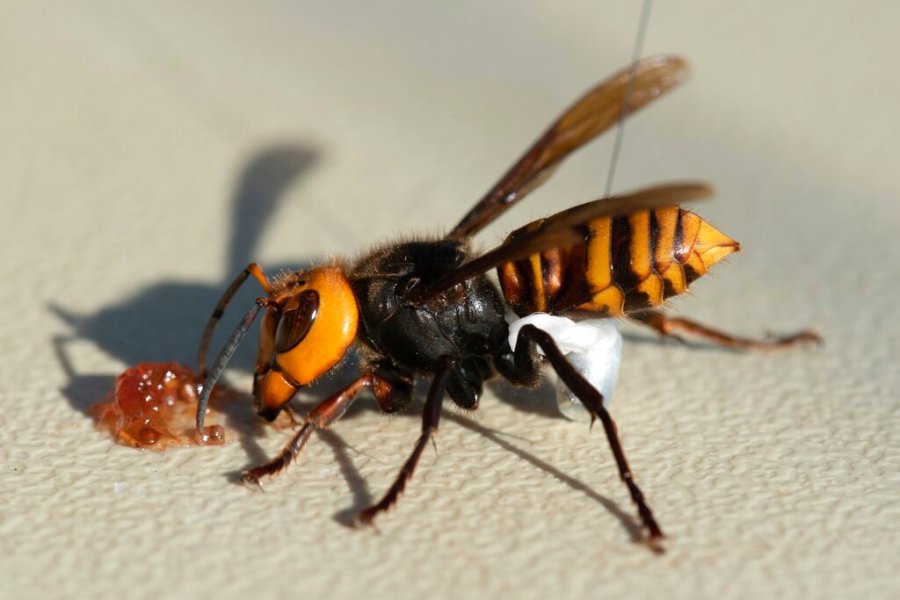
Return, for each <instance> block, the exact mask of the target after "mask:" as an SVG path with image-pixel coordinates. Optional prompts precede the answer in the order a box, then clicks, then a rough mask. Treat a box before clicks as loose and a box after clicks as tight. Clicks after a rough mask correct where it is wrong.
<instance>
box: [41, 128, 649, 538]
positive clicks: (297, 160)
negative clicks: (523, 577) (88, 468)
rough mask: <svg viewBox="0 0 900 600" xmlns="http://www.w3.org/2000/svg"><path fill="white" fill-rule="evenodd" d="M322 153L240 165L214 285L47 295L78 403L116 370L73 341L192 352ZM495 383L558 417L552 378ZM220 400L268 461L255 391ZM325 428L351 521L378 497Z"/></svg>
mask: <svg viewBox="0 0 900 600" xmlns="http://www.w3.org/2000/svg"><path fill="white" fill-rule="evenodd" d="M319 158H320V153H319V152H318V151H317V150H315V149H313V148H311V147H309V146H304V145H300V144H282V145H273V146H270V147H267V148H264V149H262V150H261V151H259V152H257V153H256V154H255V155H254V156H253V157H251V159H250V160H249V161H248V162H247V164H246V166H245V167H244V168H243V169H242V171H241V174H240V176H239V177H238V180H237V183H236V185H235V189H234V192H233V194H232V196H231V211H232V213H231V231H230V237H229V240H228V246H227V258H226V261H225V268H224V273H223V274H222V279H221V280H220V282H219V283H217V284H213V285H210V284H203V283H190V282H179V281H161V282H158V283H154V284H151V285H149V286H147V287H146V288H144V289H142V290H140V291H138V292H137V293H135V294H134V295H132V296H131V297H129V298H126V299H124V300H123V301H122V302H120V303H117V304H114V305H110V306H107V307H105V308H103V309H101V310H100V311H98V312H96V313H94V314H88V315H82V314H77V313H74V312H72V311H71V310H69V309H68V308H66V307H65V306H64V305H61V304H57V303H52V304H50V305H49V307H48V309H49V310H50V311H51V312H52V313H53V314H55V315H56V316H57V317H59V318H60V319H61V320H62V321H64V322H65V323H67V324H68V325H69V326H71V327H72V329H73V333H72V334H69V335H67V336H60V337H57V338H56V339H55V340H54V345H55V350H56V353H57V358H58V360H59V363H60V366H61V368H62V369H63V371H64V373H65V374H66V375H67V379H68V381H67V383H66V386H65V387H64V388H63V389H62V390H61V391H62V392H63V395H64V396H65V397H66V398H67V399H68V401H69V403H70V404H71V405H72V406H73V407H74V408H75V409H77V410H78V411H80V412H82V413H84V414H89V409H90V407H91V405H93V404H94V403H96V402H97V401H99V400H100V399H101V398H102V397H103V396H104V395H106V394H107V393H109V391H110V390H112V389H113V387H114V385H115V378H116V376H115V375H114V374H97V373H89V374H82V373H79V372H78V371H77V369H76V368H75V366H74V365H73V363H72V361H71V360H70V358H69V353H68V351H67V347H68V346H69V345H70V344H71V343H73V342H76V341H80V340H89V341H90V342H92V343H93V344H95V345H96V346H97V347H98V348H100V349H101V350H103V351H105V352H106V353H107V354H109V355H110V356H112V357H114V358H116V359H117V360H119V361H120V362H122V363H124V364H127V365H135V364H138V363H140V362H172V361H174V362H179V363H183V364H193V363H194V362H195V360H196V356H195V355H194V352H195V349H196V347H197V343H198V341H199V337H200V333H201V331H202V327H203V325H204V324H205V323H206V320H207V318H208V317H209V312H210V310H211V308H212V307H213V306H215V304H216V302H217V301H218V299H219V297H220V296H221V294H222V290H223V289H225V287H226V286H227V285H228V283H229V282H230V280H231V278H232V277H233V276H234V275H235V274H236V273H238V272H240V271H241V270H242V269H243V268H244V267H246V266H247V264H249V263H250V262H251V261H252V260H253V257H254V256H255V255H256V251H257V247H258V245H259V242H260V240H261V239H262V235H263V232H264V230H265V228H266V225H267V224H268V223H269V221H270V220H271V219H272V218H273V216H274V215H275V213H276V212H277V209H278V207H279V205H280V203H281V202H282V200H283V199H284V197H285V195H286V192H287V190H288V189H289V188H290V187H291V186H294V185H296V184H297V183H299V182H301V181H302V180H303V179H304V178H305V177H306V176H308V174H309V172H310V171H311V170H312V169H313V168H314V167H315V165H316V163H317V162H318V160H319ZM316 262H317V261H316V260H315V258H311V259H308V260H306V261H301V262H298V263H295V264H292V265H276V266H275V267H272V266H268V265H267V270H268V271H269V272H271V273H276V272H278V271H279V270H283V269H291V270H300V269H304V268H308V267H310V266H312V265H313V264H315V263H316ZM257 295H259V291H258V290H254V289H253V286H245V287H244V289H242V290H241V291H240V292H239V293H238V294H237V295H236V296H235V298H234V300H233V304H234V305H235V306H247V305H249V304H251V303H252V301H253V299H255V298H256V296H257ZM237 312H238V313H240V312H241V311H237ZM222 329H223V331H220V332H218V333H219V335H218V336H217V340H218V341H214V342H213V344H212V347H213V348H217V347H219V346H218V344H221V341H222V340H223V339H224V336H225V335H227V332H228V329H229V328H228V326H227V325H226V326H225V327H223V328H222ZM248 339H253V335H252V333H251V334H250V335H248ZM254 354H255V348H254V344H252V343H249V344H243V345H242V346H241V347H240V348H239V349H238V351H237V353H236V355H235V357H234V360H233V362H232V363H231V364H232V365H234V367H235V368H242V366H243V368H249V367H250V365H252V364H253V358H254ZM355 366H356V360H355V358H354V357H349V360H347V361H346V363H345V364H344V365H343V367H342V368H339V369H336V370H335V371H334V372H332V373H331V374H329V376H328V377H327V378H326V379H325V381H323V382H317V384H316V385H313V386H310V387H309V388H306V389H304V394H303V399H302V400H301V402H302V406H298V407H297V408H300V409H301V410H302V409H305V408H307V407H309V406H311V405H312V404H314V403H315V402H317V401H320V400H322V399H324V398H325V397H326V396H327V395H328V394H330V393H333V392H334V390H336V389H340V387H341V385H340V384H341V383H342V382H343V383H345V384H346V383H349V382H350V381H351V380H352V378H353V377H354V376H355V375H356V370H355ZM492 388H494V390H495V391H496V392H498V393H497V394H495V395H496V397H498V398H500V399H501V401H503V402H505V403H508V404H509V405H510V406H513V407H515V408H516V409H517V410H522V411H524V412H534V413H540V414H543V415H546V416H548V417H556V418H559V415H558V414H557V413H556V412H555V411H554V410H553V404H554V403H553V400H552V390H551V389H549V388H547V386H546V385H545V386H544V388H542V389H541V391H540V392H539V393H535V390H519V389H515V388H512V387H511V386H508V385H496V386H493V385H492ZM417 397H424V394H417ZM417 408H419V409H421V402H415V403H414V404H413V406H412V407H411V408H410V410H408V411H405V412H404V413H401V414H400V415H397V416H402V415H406V416H408V417H415V418H418V416H419V413H420V412H421V410H416V409H417ZM221 409H222V411H223V412H224V414H225V419H226V420H227V422H228V425H229V426H230V427H231V428H233V429H235V430H236V431H237V432H238V436H239V439H240V443H241V445H242V447H243V449H244V451H245V452H246V454H247V459H248V465H247V466H255V465H257V464H260V463H263V462H265V461H266V460H267V459H268V456H267V454H266V451H265V450H264V449H263V448H262V447H261V446H260V445H259V443H258V439H259V438H260V437H261V436H263V435H265V434H266V432H265V429H264V428H263V427H262V425H261V424H260V421H259V419H258V418H257V416H256V415H255V413H254V412H253V409H252V404H251V402H250V396H249V394H237V398H236V399H235V401H231V402H227V403H225V404H223V405H222V406H221ZM375 410H376V408H375V406H374V403H373V402H367V401H366V400H365V399H361V401H360V402H358V403H356V404H355V405H354V406H353V407H352V408H351V409H350V410H349V411H348V413H347V415H345V417H344V419H343V420H345V421H347V420H352V419H353V418H355V417H356V416H358V415H359V414H361V413H364V412H372V411H375ZM447 418H448V419H449V420H452V421H455V422H456V423H458V424H459V425H460V426H462V427H465V428H467V429H469V430H472V431H475V432H476V433H478V434H479V435H482V436H484V437H486V438H487V439H490V440H491V441H493V442H494V443H496V444H497V445H499V446H500V447H501V448H504V449H505V450H508V451H510V452H513V453H514V454H516V455H517V456H519V457H520V458H522V459H524V460H526V461H527V462H529V463H530V464H532V465H533V466H535V467H537V468H539V469H541V470H542V471H544V472H546V473H548V474H550V475H552V476H553V477H555V478H556V479H558V480H559V481H561V482H563V483H565V484H566V485H568V486H569V487H571V488H572V489H575V490H577V491H581V492H583V493H585V494H587V495H589V496H590V497H591V498H593V499H595V500H596V501H598V502H599V503H600V504H601V505H602V506H604V507H605V508H606V509H607V510H608V511H609V512H610V513H612V514H613V515H614V516H616V517H617V518H618V519H619V520H620V521H621V523H622V525H623V527H624V528H625V530H626V531H627V532H628V533H629V535H630V536H631V537H632V538H633V539H639V537H640V526H639V524H638V523H637V522H636V520H635V519H633V518H632V517H631V516H630V515H628V514H627V513H625V512H623V511H622V510H621V509H620V508H619V507H618V506H617V505H616V503H615V502H613V501H612V500H610V499H608V498H606V497H604V496H602V495H600V494H598V493H596V492H594V491H593V490H591V489H590V488H589V487H588V486H587V485H585V484H584V483H582V482H580V481H578V480H576V479H574V478H572V477H569V476H567V475H565V474H564V473H562V472H561V471H559V470H558V469H556V468H555V467H553V466H552V465H550V464H548V463H546V462H544V461H542V460H540V459H539V458H537V457H535V456H534V455H532V454H530V453H528V452H527V451H525V450H522V449H521V448H519V447H517V446H515V445H513V444H511V443H510V442H508V441H506V440H505V439H504V437H503V434H502V433H501V432H497V431H494V430H492V429H490V428H487V427H485V426H483V425H481V424H478V423H477V422H475V421H473V420H472V419H470V418H467V417H465V416H463V415H456V414H452V413H448V414H447ZM318 437H319V438H320V439H321V440H322V441H324V442H325V443H326V444H328V446H329V447H330V448H331V449H332V451H333V453H334V456H335V459H336V461H337V463H338V466H339V469H340V472H341V476H342V477H343V478H344V480H345V481H346V483H347V485H348V487H349V489H350V491H351V493H352V495H353V501H352V505H351V506H349V507H347V508H345V509H343V510H340V511H339V512H337V513H335V514H334V520H335V521H336V522H338V523H340V524H342V525H350V524H351V523H352V517H353V516H354V515H356V514H357V513H358V512H359V511H360V510H362V509H363V508H365V507H366V506H368V505H370V504H371V503H372V502H373V500H374V498H373V496H372V494H371V492H370V490H369V487H368V483H367V482H366V480H365V479H364V478H363V477H362V475H361V474H360V473H359V470H358V469H357V468H356V466H355V465H354V461H353V456H352V454H353V453H352V452H351V450H352V448H351V447H350V446H349V445H348V444H347V443H346V442H345V441H344V440H343V438H342V437H341V436H340V435H339V434H338V433H336V432H334V431H322V432H319V436H318ZM225 476H226V477H227V479H228V480H229V481H233V482H236V481H239V480H240V471H236V472H231V473H227V474H225Z"/></svg>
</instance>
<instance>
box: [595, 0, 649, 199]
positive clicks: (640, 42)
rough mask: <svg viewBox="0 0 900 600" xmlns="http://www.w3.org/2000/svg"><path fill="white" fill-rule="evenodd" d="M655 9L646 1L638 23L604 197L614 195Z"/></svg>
mask: <svg viewBox="0 0 900 600" xmlns="http://www.w3.org/2000/svg"><path fill="white" fill-rule="evenodd" d="M652 8H653V0H644V5H643V7H642V8H641V18H640V21H638V31H637V37H636V38H635V40H634V53H633V54H632V57H631V65H632V66H631V77H630V78H629V79H628V86H627V87H626V88H625V97H624V98H622V114H621V115H619V124H618V125H617V126H616V141H615V145H614V146H613V153H612V159H611V160H610V163H609V175H607V176H606V192H605V193H604V194H603V196H604V197H607V198H608V197H609V195H610V194H611V193H612V185H613V178H614V177H615V174H616V165H617V164H618V162H619V153H620V152H621V151H622V138H623V137H624V136H625V119H626V117H628V100H629V98H631V90H632V88H633V87H634V77H635V75H636V74H637V63H638V60H640V58H641V53H642V52H643V48H644V35H645V34H646V33H647V23H648V22H649V21H650V10H651V9H652Z"/></svg>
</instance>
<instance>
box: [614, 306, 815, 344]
mask: <svg viewBox="0 0 900 600" xmlns="http://www.w3.org/2000/svg"><path fill="white" fill-rule="evenodd" d="M629 317H630V318H631V319H632V320H634V321H637V322H638V323H641V324H642V325H646V326H647V327H650V328H651V329H653V330H654V331H656V332H657V333H659V335H661V336H663V337H670V338H673V339H676V340H678V341H680V342H684V339H683V338H682V337H681V336H679V335H678V334H677V333H676V332H677V331H683V332H684V333H687V334H690V335H695V336H697V337H701V338H703V339H705V340H707V341H709V342H711V343H713V344H716V345H718V346H723V347H725V348H733V349H735V350H780V349H782V348H789V347H791V346H796V345H799V344H809V343H814V344H821V343H822V338H821V337H820V336H819V334H817V333H816V332H814V331H809V330H804V331H800V332H798V333H793V334H790V335H784V336H771V337H769V338H766V339H763V340H754V339H750V338H743V337H738V336H736V335H731V334H730V333H725V332H724V331H719V330H717V329H713V328H712V327H707V326H706V325H703V324H701V323H698V322H696V321H692V320H690V319H682V318H678V317H667V316H666V315H664V314H663V313H661V312H659V311H656V310H649V311H646V312H641V313H636V314H632V315H629Z"/></svg>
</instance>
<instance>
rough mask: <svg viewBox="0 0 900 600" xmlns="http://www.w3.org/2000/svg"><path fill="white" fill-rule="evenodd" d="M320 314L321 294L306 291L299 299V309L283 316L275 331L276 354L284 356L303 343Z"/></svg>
mask: <svg viewBox="0 0 900 600" xmlns="http://www.w3.org/2000/svg"><path fill="white" fill-rule="evenodd" d="M318 312H319V294H318V292H316V291H315V290H306V291H305V292H301V293H300V295H299V296H298V297H297V308H296V309H295V310H291V311H288V312H286V313H284V314H282V315H281V320H280V321H279V322H278V329H277V330H276V331H275V352H277V353H279V354H283V353H285V352H288V351H289V350H291V349H293V348H294V347H295V346H296V345H297V344H299V343H300V342H302V341H303V338H305V337H306V334H308V333H309V330H310V328H311V327H312V324H313V321H315V320H316V314H318Z"/></svg>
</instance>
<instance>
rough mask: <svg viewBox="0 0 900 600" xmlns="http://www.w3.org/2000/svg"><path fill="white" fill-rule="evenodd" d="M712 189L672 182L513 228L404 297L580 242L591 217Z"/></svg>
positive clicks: (424, 295)
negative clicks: (487, 248) (493, 244)
mask: <svg viewBox="0 0 900 600" xmlns="http://www.w3.org/2000/svg"><path fill="white" fill-rule="evenodd" d="M712 192H713V190H712V187H710V186H709V185H707V184H705V183H673V184H664V185H658V186H654V187H649V188H646V189H643V190H638V191H637V192H633V193H631V194H625V195H622V196H611V197H609V198H602V199H600V200H594V201H593V202H588V203H587V204H581V205H579V206H575V207H573V208H570V209H568V210H564V211H562V212H560V213H556V214H555V215H553V216H551V217H546V218H544V219H540V220H538V221H533V222H531V223H529V224H528V225H525V226H524V227H521V228H519V229H517V230H515V231H514V232H512V233H511V234H510V235H509V237H508V238H507V239H506V241H505V242H503V243H502V244H501V245H499V246H498V247H496V248H494V249H493V250H491V251H490V252H487V253H485V254H482V255H481V256H479V257H478V258H476V259H474V260H471V261H469V262H467V263H465V264H463V265H462V266H461V267H459V268H458V269H457V270H455V271H453V272H452V273H449V274H448V275H446V276H444V277H442V278H441V279H438V280H437V281H434V282H431V283H429V284H427V285H420V286H416V287H414V288H412V289H411V290H409V292H408V293H407V294H406V297H407V298H408V299H409V300H411V301H413V302H426V301H428V300H429V299H431V298H434V297H436V296H438V295H440V294H441V293H443V292H446V291H447V290H449V289H450V288H452V287H453V286H455V285H458V284H460V283H463V282H464V281H466V280H467V279H470V278H472V277H474V276H476V275H479V274H481V273H484V272H486V271H489V270H490V269H492V268H494V267H496V266H498V265H501V264H503V263H507V262H513V261H517V260H522V259H524V258H526V257H527V256H529V255H532V254H535V253H540V252H543V251H544V250H548V249H550V248H556V247H564V246H570V245H574V244H577V243H579V242H583V241H584V233H583V231H582V230H581V229H580V226H581V225H584V224H585V223H587V222H588V221H591V220H593V219H598V218H600V217H613V216H617V215H626V214H629V213H633V212H635V211H638V210H644V209H651V208H661V207H664V206H676V205H679V204H681V203H683V202H687V201H690V200H699V199H700V198H705V197H707V196H710V195H712Z"/></svg>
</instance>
